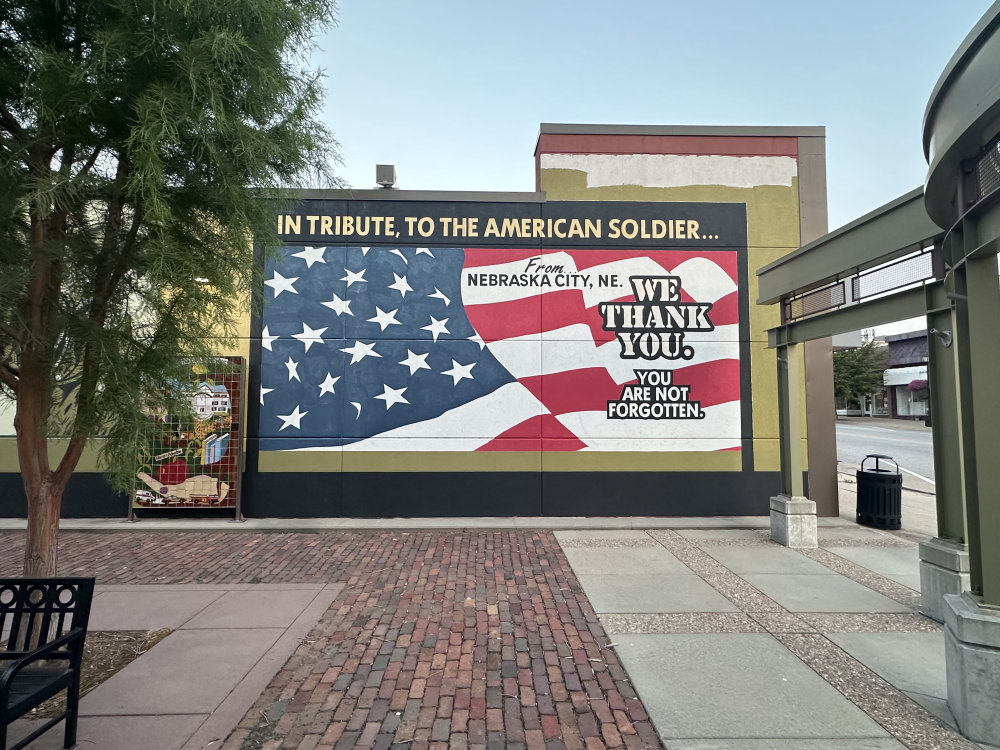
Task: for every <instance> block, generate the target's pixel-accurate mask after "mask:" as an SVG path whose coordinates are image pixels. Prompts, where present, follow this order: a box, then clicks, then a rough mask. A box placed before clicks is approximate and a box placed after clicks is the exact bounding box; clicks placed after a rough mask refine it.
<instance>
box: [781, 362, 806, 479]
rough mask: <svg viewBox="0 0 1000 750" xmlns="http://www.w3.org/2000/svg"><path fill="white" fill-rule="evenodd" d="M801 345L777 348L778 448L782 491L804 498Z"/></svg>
mask: <svg viewBox="0 0 1000 750" xmlns="http://www.w3.org/2000/svg"><path fill="white" fill-rule="evenodd" d="M800 356H801V353H800V351H799V346H798V344H791V345H789V346H781V347H779V348H778V445H779V450H780V452H781V491H782V493H784V494H786V495H788V496H789V497H802V496H803V495H804V494H805V491H804V488H803V484H802V470H803V465H802V408H801V406H800V403H799V384H800V383H801V382H802V380H801V378H802V368H801V367H800V366H799V357H800Z"/></svg>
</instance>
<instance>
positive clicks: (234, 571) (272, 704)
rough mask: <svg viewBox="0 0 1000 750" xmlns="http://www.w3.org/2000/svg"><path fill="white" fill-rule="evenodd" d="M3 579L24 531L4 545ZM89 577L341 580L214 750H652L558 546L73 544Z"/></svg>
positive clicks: (249, 536)
mask: <svg viewBox="0 0 1000 750" xmlns="http://www.w3.org/2000/svg"><path fill="white" fill-rule="evenodd" d="M0 549H3V550H4V553H3V555H2V557H0V575H16V574H17V573H18V570H19V567H20V560H21V555H22V554H23V535H21V534H19V533H0ZM59 559H60V566H59V567H60V573H62V574H64V575H71V574H87V575H96V576H97V578H98V582H99V583H104V584H110V583H218V582H226V583H256V582H260V583H283V582H288V583H299V582H337V581H343V582H345V583H346V586H345V588H344V590H343V592H342V593H341V594H340V596H339V597H338V598H337V599H336V600H335V601H334V602H333V604H332V605H331V607H330V609H329V610H328V611H327V612H326V613H325V614H324V615H323V617H322V618H321V619H320V621H319V623H317V625H316V627H315V628H314V629H313V631H312V632H311V633H310V634H309V636H308V637H307V638H306V639H305V640H304V641H303V642H302V643H301V644H300V646H299V648H298V649H297V650H296V652H295V654H294V655H293V656H292V658H291V659H289V661H288V663H287V664H285V665H284V667H283V668H282V669H281V671H280V672H278V674H277V675H276V676H275V677H274V679H273V680H272V681H271V684H270V685H269V686H268V687H267V689H266V690H265V691H264V693H263V694H262V695H261V697H260V699H259V700H258V702H257V704H256V705H255V706H254V707H253V708H252V709H251V710H250V711H249V712H248V713H247V715H246V716H245V717H244V719H243V721H241V722H240V725H239V727H238V728H237V730H236V731H235V732H234V733H233V735H232V736H231V737H230V738H229V739H228V741H227V742H226V744H225V748H226V750H235V749H237V748H239V749H242V750H250V749H251V748H264V749H265V750H277V748H295V749H296V750H313V749H314V748H337V749H338V750H340V749H342V748H389V747H398V748H413V750H423V749H425V748H426V749H428V750H439V749H440V750H444V749H445V748H470V749H475V750H479V749H483V748H489V749H491V750H492V749H494V748H496V749H499V748H510V749H512V750H513V749H520V748H525V749H526V750H536V749H537V750H557V749H561V748H566V749H567V750H595V749H596V748H629V749H633V748H661V744H660V742H659V740H658V738H657V737H656V733H655V731H654V730H653V728H652V725H651V724H650V722H649V719H648V717H647V715H646V711H645V709H644V708H643V706H642V703H641V702H640V701H639V699H638V698H637V696H636V694H635V692H634V690H633V689H632V686H631V684H630V682H629V680H628V677H627V675H626V674H625V671H624V670H623V669H622V667H621V664H620V663H619V661H618V658H617V656H616V655H615V653H614V651H613V650H612V649H611V648H608V647H607V646H608V639H607V636H606V634H605V633H604V630H603V628H602V627H601V625H600V623H599V622H598V621H597V617H596V615H595V614H594V611H593V608H592V607H591V606H590V603H589V602H588V601H587V600H586V598H585V597H584V595H583V593H582V591H581V589H580V586H579V583H578V582H577V580H576V577H575V576H574V575H573V573H572V571H571V569H570V567H569V564H568V563H567V561H566V558H565V556H564V555H563V553H562V551H561V549H560V548H559V545H558V543H557V542H556V541H555V538H554V537H553V536H552V534H549V533H534V532H525V531H496V532H486V531H473V532H462V533H435V532H419V533H418V532H413V533H403V532H400V533H342V532H322V533H312V534H307V533H274V534H258V533H221V534H219V533H190V534H174V533H144V532H135V531H130V532H128V533H123V534H86V533H66V532H64V533H63V534H62V536H61V537H60V548H59Z"/></svg>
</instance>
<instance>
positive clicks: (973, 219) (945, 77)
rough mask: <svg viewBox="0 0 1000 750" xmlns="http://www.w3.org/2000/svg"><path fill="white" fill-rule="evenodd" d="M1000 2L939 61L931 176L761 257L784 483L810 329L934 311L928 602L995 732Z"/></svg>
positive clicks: (999, 678)
mask: <svg viewBox="0 0 1000 750" xmlns="http://www.w3.org/2000/svg"><path fill="white" fill-rule="evenodd" d="M998 81H1000V2H998V3H995V4H994V5H993V6H992V7H991V8H990V9H989V11H988V12H987V13H986V15H984V16H983V18H982V19H981V20H980V22H979V23H978V24H977V25H976V27H975V28H974V29H973V30H972V31H971V32H970V34H969V35H968V37H967V38H966V39H965V41H964V42H963V43H962V45H961V47H960V48H959V49H958V51H957V52H956V53H955V55H954V56H953V57H952V59H951V60H950V62H949V63H948V66H947V67H946V68H945V70H944V72H943V73H942V75H941V78H940V79H939V81H938V83H937V85H936V86H935V88H934V91H933V93H932V95H931V98H930V102H929V104H928V106H927V111H926V114H925V117H924V133H923V141H924V153H925V156H926V158H927V161H928V164H929V169H928V173H927V179H926V183H925V185H924V187H923V188H918V189H916V190H914V191H912V192H910V193H907V194H906V195H903V196H901V197H900V198H898V199H896V200H895V201H892V202H890V203H888V204H886V205H885V206H882V207H881V208H879V209H877V210H875V211H873V212H872V213H870V214H868V215H866V216H863V217H862V218H860V219H858V220H857V221H855V222H853V223H851V224H849V225H847V226H845V227H843V228H841V229H839V230H837V231H834V232H831V233H830V234H827V235H826V236H824V237H821V238H819V239H818V240H816V241H815V242H812V243H810V244H808V245H806V246H804V247H802V248H800V249H799V250H798V251H796V252H794V253H792V254H790V255H788V256H786V257H784V258H782V259H780V260H778V261H776V262H774V263H772V264H770V265H768V266H766V267H764V268H762V269H760V270H759V271H758V281H759V299H758V303H759V304H780V305H781V325H780V326H778V327H777V328H774V329H772V330H770V331H769V332H768V336H769V345H770V346H771V347H774V348H776V349H777V350H778V357H777V359H778V382H779V394H778V398H779V414H780V444H781V467H782V471H781V475H782V485H783V486H782V493H783V494H785V495H788V496H791V497H795V496H800V495H801V494H802V480H801V477H802V465H801V456H800V455H799V452H800V449H799V445H800V438H801V436H800V434H799V432H800V425H801V420H800V418H799V414H798V411H799V391H798V383H799V380H798V376H797V372H796V371H795V363H796V362H797V361H798V357H799V351H798V350H799V348H800V347H801V346H802V344H804V343H805V342H806V341H809V340H812V339H816V338H822V337H826V336H831V335H834V334H837V333H846V332H849V331H855V330H858V329H861V328H867V327H870V326H873V325H879V324H882V323H888V322H891V321H895V320H902V319H906V318H912V317H916V316H920V315H926V316H927V330H928V355H929V356H928V358H929V362H928V379H929V381H930V405H931V413H932V414H933V437H934V470H935V480H936V502H937V515H938V535H937V537H936V538H934V539H932V540H931V541H929V542H926V543H924V544H921V546H920V557H921V593H922V595H923V611H924V613H925V614H927V615H928V616H930V617H933V618H935V619H937V620H940V621H943V622H944V623H945V640H946V657H947V669H948V702H949V705H950V707H951V709H952V712H953V713H954V714H955V717H956V719H957V720H958V722H959V726H960V727H961V728H962V731H963V732H964V733H965V734H967V735H968V736H969V737H971V738H973V739H975V740H978V741H982V742H988V743H990V744H1000V711H997V706H1000V283H998V270H997V254H998V251H1000V85H998Z"/></svg>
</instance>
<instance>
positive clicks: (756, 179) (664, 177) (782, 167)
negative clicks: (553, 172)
mask: <svg viewBox="0 0 1000 750" xmlns="http://www.w3.org/2000/svg"><path fill="white" fill-rule="evenodd" d="M541 168H542V169H573V170H577V171H579V172H583V173H585V174H586V175H587V187H589V188H597V187H615V186H619V185H642V186H643V187H662V188H668V187H690V186H691V185H721V186H724V187H734V188H753V187H757V186H758V185H780V186H783V187H790V186H791V184H792V178H793V177H795V176H796V174H797V164H796V160H795V159H794V158H792V157H791V156H694V155H679V154H542V158H541Z"/></svg>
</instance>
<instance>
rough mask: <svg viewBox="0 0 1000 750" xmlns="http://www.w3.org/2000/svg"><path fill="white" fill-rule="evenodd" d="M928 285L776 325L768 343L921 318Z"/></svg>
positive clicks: (925, 309)
mask: <svg viewBox="0 0 1000 750" xmlns="http://www.w3.org/2000/svg"><path fill="white" fill-rule="evenodd" d="M928 286H933V285H928ZM925 288H926V287H915V288H913V289H908V290H906V291H904V292H897V293H896V294H893V295H891V296H888V297H881V298H879V299H875V300H871V301H870V302H862V303H859V304H856V305H848V306H846V307H842V308H840V309H839V310H833V311H831V312H828V313H821V314H819V315H815V316H813V317H811V318H806V319H804V320H799V321H796V322H794V323H786V324H785V325H784V326H782V327H780V328H772V329H770V330H769V331H768V332H767V345H768V346H769V347H771V348H774V347H776V346H781V345H783V344H802V343H805V342H806V341H810V340H812V339H821V338H825V337H827V336H836V335H837V334H838V333H849V332H851V331H859V330H861V329H862V328H871V327H872V326H876V325H881V324H883V323H892V322H895V321H897V320H906V319H907V318H915V317H918V316H920V315H923V314H924V313H926V312H927V299H926V293H925V291H924V290H925Z"/></svg>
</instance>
